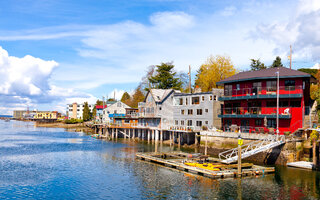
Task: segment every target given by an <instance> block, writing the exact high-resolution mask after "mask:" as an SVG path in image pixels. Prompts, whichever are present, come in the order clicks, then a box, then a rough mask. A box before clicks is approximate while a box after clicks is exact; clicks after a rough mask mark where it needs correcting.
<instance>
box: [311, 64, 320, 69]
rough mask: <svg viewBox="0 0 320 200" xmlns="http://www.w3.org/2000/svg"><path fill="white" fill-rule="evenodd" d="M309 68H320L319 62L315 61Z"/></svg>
mask: <svg viewBox="0 0 320 200" xmlns="http://www.w3.org/2000/svg"><path fill="white" fill-rule="evenodd" d="M311 69H320V64H319V63H316V64H314V65H313V66H312V67H311Z"/></svg>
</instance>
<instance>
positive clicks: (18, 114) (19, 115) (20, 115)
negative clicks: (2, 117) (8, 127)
mask: <svg viewBox="0 0 320 200" xmlns="http://www.w3.org/2000/svg"><path fill="white" fill-rule="evenodd" d="M26 112H27V111H26V110H14V111H13V118H14V119H22V118H23V115H24V114H25V113H26Z"/></svg>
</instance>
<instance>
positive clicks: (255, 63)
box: [250, 59, 267, 71]
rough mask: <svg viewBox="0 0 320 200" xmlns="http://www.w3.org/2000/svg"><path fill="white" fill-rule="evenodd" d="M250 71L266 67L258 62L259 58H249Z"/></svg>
mask: <svg viewBox="0 0 320 200" xmlns="http://www.w3.org/2000/svg"><path fill="white" fill-rule="evenodd" d="M250 66H251V71H257V70H261V69H266V68H267V67H266V66H265V65H264V63H262V62H260V59H258V60H255V59H251V64H250Z"/></svg>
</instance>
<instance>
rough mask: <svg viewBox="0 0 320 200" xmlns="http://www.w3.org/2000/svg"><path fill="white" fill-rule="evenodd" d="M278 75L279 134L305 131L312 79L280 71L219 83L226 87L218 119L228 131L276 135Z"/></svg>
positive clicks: (243, 75) (240, 75) (251, 73)
mask: <svg viewBox="0 0 320 200" xmlns="http://www.w3.org/2000/svg"><path fill="white" fill-rule="evenodd" d="M277 72H279V113H278V114H279V115H278V116H279V131H280V134H283V133H284V132H288V131H290V133H293V132H295V131H296V130H297V129H299V128H302V127H303V124H304V116H305V115H306V114H309V113H308V112H309V96H310V94H309V93H310V89H309V88H310V75H309V74H307V73H304V72H300V71H296V70H292V69H288V68H285V67H279V68H268V69H264V70H259V71H248V72H240V73H238V74H236V75H234V76H231V77H229V78H227V79H224V80H222V81H220V82H218V83H217V84H218V85H223V86H224V96H223V97H220V98H219V100H220V101H223V102H224V105H223V106H222V108H221V111H219V112H220V113H219V117H220V118H221V119H222V126H223V127H222V128H223V129H224V130H225V131H228V130H230V128H232V129H234V128H235V127H236V129H240V130H241V131H242V132H256V133H257V132H259V133H262V132H264V133H265V132H268V133H275V132H276V127H277V120H276V119H277Z"/></svg>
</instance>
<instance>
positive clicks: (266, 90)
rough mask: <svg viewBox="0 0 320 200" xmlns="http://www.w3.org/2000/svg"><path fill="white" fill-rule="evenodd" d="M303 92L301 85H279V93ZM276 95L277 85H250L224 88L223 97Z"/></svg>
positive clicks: (293, 93) (295, 93)
mask: <svg viewBox="0 0 320 200" xmlns="http://www.w3.org/2000/svg"><path fill="white" fill-rule="evenodd" d="M297 94H303V88H302V86H280V87H279V95H289V96H290V95H292V96H293V95H297ZM259 95H263V96H266V95H277V87H252V88H242V89H232V90H224V96H225V97H242V96H259Z"/></svg>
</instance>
